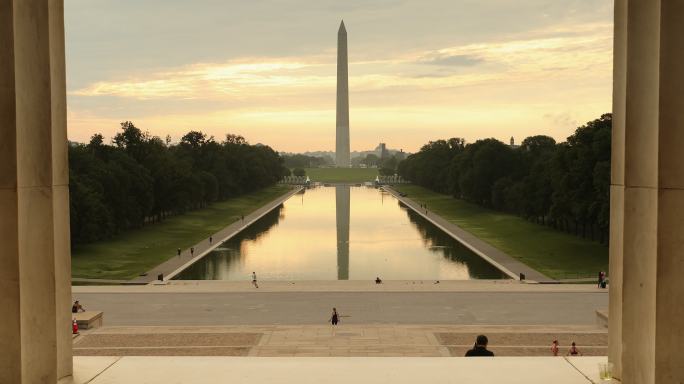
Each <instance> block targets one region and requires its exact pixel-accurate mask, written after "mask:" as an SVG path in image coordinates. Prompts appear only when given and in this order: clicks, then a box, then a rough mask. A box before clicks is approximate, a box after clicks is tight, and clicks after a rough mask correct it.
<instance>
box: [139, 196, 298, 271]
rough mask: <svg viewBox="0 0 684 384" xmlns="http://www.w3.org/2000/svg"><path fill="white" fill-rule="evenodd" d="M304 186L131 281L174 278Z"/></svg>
mask: <svg viewBox="0 0 684 384" xmlns="http://www.w3.org/2000/svg"><path fill="white" fill-rule="evenodd" d="M302 188H303V187H296V188H294V189H293V190H292V191H290V192H288V193H286V194H284V195H283V196H281V197H279V198H277V199H275V200H273V201H271V202H270V203H268V204H266V205H264V206H262V207H261V208H259V209H257V210H256V211H254V212H252V213H250V214H249V215H247V216H245V217H244V218H243V219H242V220H238V221H236V222H235V223H233V224H231V225H229V226H227V227H225V228H223V229H222V230H220V231H218V232H216V233H214V234H213V235H212V240H213V241H212V242H211V243H209V238H208V237H207V239H205V240H202V241H201V242H199V243H197V244H195V245H194V246H193V247H192V248H194V254H191V252H190V248H188V249H185V250H182V251H181V254H180V256H175V257H172V258H170V259H168V260H167V261H165V262H163V263H161V264H159V265H157V266H156V267H154V268H152V269H151V270H149V271H147V273H146V275H145V276H139V277H137V278H135V279H132V280H130V281H129V283H131V284H147V283H150V282H153V281H155V280H157V276H158V275H160V274H163V275H164V279H165V280H168V279H170V278H172V277H173V276H174V275H175V274H177V273H179V272H180V271H181V270H182V269H184V268H185V267H187V266H189V265H191V264H192V263H194V262H195V261H197V260H199V259H201V258H202V257H204V255H206V254H207V253H209V252H211V251H212V250H213V249H214V248H216V247H218V246H219V245H221V243H222V242H224V241H226V240H228V239H230V238H231V237H233V236H234V235H235V234H236V233H238V232H240V231H242V230H243V229H245V228H247V227H248V226H249V225H251V224H252V223H253V222H255V221H257V220H259V219H260V218H261V217H262V216H264V215H265V214H267V213H268V212H270V211H271V210H273V209H274V208H275V207H277V206H279V205H280V204H282V203H283V202H284V201H285V200H287V199H289V198H290V197H291V196H292V195H294V194H296V193H298V192H299V191H301V190H302Z"/></svg>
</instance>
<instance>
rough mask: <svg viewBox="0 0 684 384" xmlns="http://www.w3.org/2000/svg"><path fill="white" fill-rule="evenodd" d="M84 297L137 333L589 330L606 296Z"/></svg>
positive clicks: (109, 320) (107, 318) (80, 294)
mask: <svg viewBox="0 0 684 384" xmlns="http://www.w3.org/2000/svg"><path fill="white" fill-rule="evenodd" d="M248 284H249V283H248V282H245V285H248ZM521 285H522V284H521ZM530 285H531V284H530ZM75 288H89V287H75ZM93 288H98V289H101V288H106V287H93ZM122 288H126V287H122ZM132 288H135V287H132ZM150 288H167V287H150ZM85 292H88V290H78V291H75V292H74V294H73V295H74V300H80V302H81V303H83V305H84V306H85V307H86V308H89V309H92V310H99V311H104V322H105V325H136V326H137V325H243V324H249V325H285V324H289V325H309V324H310V325H315V324H318V325H322V324H326V321H327V320H328V318H329V316H330V311H331V309H332V307H337V309H338V310H339V311H340V313H341V314H343V315H349V316H351V317H349V318H345V319H344V322H345V324H452V325H453V324H465V325H471V324H488V325H498V324H510V325H534V324H536V325H547V324H557V325H562V324H574V325H593V324H595V323H596V309H600V308H607V306H608V295H607V292H606V291H605V290H601V291H595V292H543V291H539V292H505V291H500V290H499V291H492V292H434V291H433V292H388V291H385V292H260V291H253V292H206V291H202V290H201V289H200V290H195V291H189V292H186V293H175V292H168V293H165V292H164V290H163V289H160V290H158V291H156V293H135V294H131V293H126V292H127V291H125V290H119V291H118V292H121V293H104V292H102V293H96V292H93V291H92V290H91V291H90V292H93V293H85ZM150 292H154V291H150Z"/></svg>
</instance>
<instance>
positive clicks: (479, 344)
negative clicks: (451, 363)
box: [465, 335, 494, 357]
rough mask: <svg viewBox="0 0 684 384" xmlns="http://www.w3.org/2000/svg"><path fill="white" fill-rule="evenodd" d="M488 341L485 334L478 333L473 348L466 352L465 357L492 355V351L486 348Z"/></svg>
mask: <svg viewBox="0 0 684 384" xmlns="http://www.w3.org/2000/svg"><path fill="white" fill-rule="evenodd" d="M488 343H489V340H487V336H485V335H479V336H478V337H477V339H475V345H474V346H473V349H471V350H469V351H468V352H466V354H465V355H466V357H474V356H494V352H492V351H489V350H487V344H488Z"/></svg>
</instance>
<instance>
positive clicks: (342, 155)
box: [335, 20, 351, 168]
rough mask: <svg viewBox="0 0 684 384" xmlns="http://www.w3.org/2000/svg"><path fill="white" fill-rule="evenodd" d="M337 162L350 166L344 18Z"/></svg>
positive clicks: (339, 44) (339, 35)
mask: <svg viewBox="0 0 684 384" xmlns="http://www.w3.org/2000/svg"><path fill="white" fill-rule="evenodd" d="M335 125H336V137H335V139H336V140H335V164H336V165H337V166H338V167H340V168H349V167H350V166H351V161H350V159H349V72H348V70H347V30H346V29H345V28H344V20H343V21H342V22H341V23H340V29H339V30H338V31H337V118H336V124H335Z"/></svg>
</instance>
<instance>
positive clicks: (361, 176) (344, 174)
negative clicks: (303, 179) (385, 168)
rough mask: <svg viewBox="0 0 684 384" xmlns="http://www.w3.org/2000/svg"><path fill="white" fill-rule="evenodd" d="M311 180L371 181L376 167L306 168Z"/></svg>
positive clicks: (375, 174)
mask: <svg viewBox="0 0 684 384" xmlns="http://www.w3.org/2000/svg"><path fill="white" fill-rule="evenodd" d="M306 175H307V176H309V178H310V179H311V181H318V182H321V183H363V182H365V181H373V180H375V177H376V176H377V175H378V170H377V169H376V168H306Z"/></svg>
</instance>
